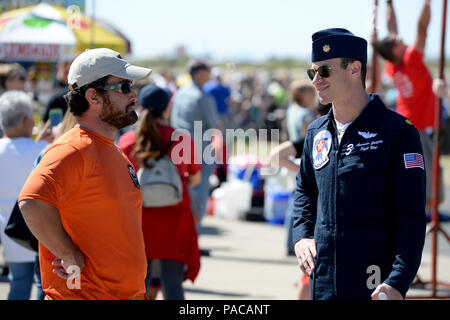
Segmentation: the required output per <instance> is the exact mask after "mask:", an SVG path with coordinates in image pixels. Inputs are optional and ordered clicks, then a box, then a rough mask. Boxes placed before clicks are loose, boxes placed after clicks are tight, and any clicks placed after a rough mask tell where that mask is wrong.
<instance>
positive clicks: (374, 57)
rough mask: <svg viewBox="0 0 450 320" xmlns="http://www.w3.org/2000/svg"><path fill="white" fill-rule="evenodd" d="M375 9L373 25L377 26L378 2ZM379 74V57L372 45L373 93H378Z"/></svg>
mask: <svg viewBox="0 0 450 320" xmlns="http://www.w3.org/2000/svg"><path fill="white" fill-rule="evenodd" d="M374 1H375V3H374V8H373V25H374V27H375V28H376V26H377V16H378V0H374ZM377 72H378V55H377V51H376V49H375V44H373V45H372V92H373V93H375V92H377V90H378V88H377Z"/></svg>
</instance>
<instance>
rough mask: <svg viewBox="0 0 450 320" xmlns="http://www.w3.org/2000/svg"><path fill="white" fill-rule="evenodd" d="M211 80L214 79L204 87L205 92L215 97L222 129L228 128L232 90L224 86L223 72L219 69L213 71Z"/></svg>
mask: <svg viewBox="0 0 450 320" xmlns="http://www.w3.org/2000/svg"><path fill="white" fill-rule="evenodd" d="M211 78H212V79H211V80H210V81H208V82H207V83H206V84H205V85H204V86H203V90H204V91H205V92H206V93H209V94H210V95H211V96H213V98H214V100H215V101H216V106H217V112H218V113H219V117H220V120H221V122H222V127H223V128H228V126H229V122H230V111H229V99H230V95H231V92H230V88H228V87H227V86H225V85H224V84H223V82H222V71H221V70H220V69H219V68H217V67H216V68H213V69H212V70H211Z"/></svg>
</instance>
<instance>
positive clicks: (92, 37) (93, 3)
mask: <svg viewBox="0 0 450 320" xmlns="http://www.w3.org/2000/svg"><path fill="white" fill-rule="evenodd" d="M91 1H92V17H91V44H90V48H91V49H93V48H95V0H91Z"/></svg>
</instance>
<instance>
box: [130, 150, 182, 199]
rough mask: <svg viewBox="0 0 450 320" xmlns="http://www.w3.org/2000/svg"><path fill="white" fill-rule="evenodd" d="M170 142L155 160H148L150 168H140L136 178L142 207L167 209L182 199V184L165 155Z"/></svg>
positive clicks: (173, 166)
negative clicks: (139, 187)
mask: <svg viewBox="0 0 450 320" xmlns="http://www.w3.org/2000/svg"><path fill="white" fill-rule="evenodd" d="M171 144H172V141H170V142H169V144H168V145H167V147H166V149H165V150H164V151H163V152H161V155H160V156H159V157H158V158H156V159H148V160H147V165H148V166H150V168H145V167H141V168H140V169H139V170H138V173H137V176H138V180H139V183H140V185H141V192H142V200H143V204H142V205H143V206H144V207H169V206H174V205H177V204H178V203H180V202H181V200H182V199H183V183H182V180H181V177H180V173H179V172H178V169H177V167H176V165H175V164H174V163H173V162H172V159H170V157H169V156H167V155H166V153H167V151H168V150H169V148H170V145H171Z"/></svg>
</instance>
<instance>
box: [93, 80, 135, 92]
mask: <svg viewBox="0 0 450 320" xmlns="http://www.w3.org/2000/svg"><path fill="white" fill-rule="evenodd" d="M132 87H133V82H131V81H123V82H119V83H112V84H105V85H104V86H100V87H96V89H103V90H109V91H116V92H120V93H123V94H128V93H130V92H131V88H132Z"/></svg>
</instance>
